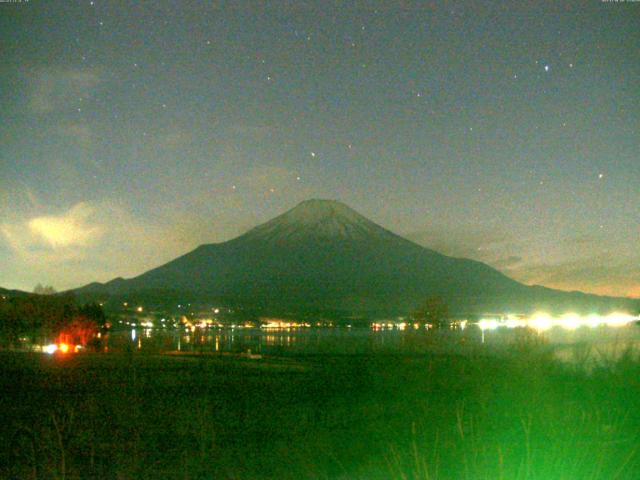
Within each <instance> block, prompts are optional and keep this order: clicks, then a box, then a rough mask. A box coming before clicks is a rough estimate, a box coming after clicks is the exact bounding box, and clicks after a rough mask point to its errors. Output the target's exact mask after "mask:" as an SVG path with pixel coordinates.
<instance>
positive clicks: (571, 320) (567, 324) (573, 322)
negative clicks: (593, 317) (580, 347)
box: [560, 313, 585, 330]
mask: <svg viewBox="0 0 640 480" xmlns="http://www.w3.org/2000/svg"><path fill="white" fill-rule="evenodd" d="M582 325H585V322H584V319H582V318H580V316H578V315H576V314H575V313H567V314H565V315H563V316H562V317H560V326H561V327H562V328H566V329H567V330H575V329H576V328H578V327H580V326H582Z"/></svg>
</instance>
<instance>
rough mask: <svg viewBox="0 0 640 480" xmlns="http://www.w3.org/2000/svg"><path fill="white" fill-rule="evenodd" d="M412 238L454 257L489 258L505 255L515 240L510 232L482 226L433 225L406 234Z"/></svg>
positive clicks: (484, 259)
mask: <svg viewBox="0 0 640 480" xmlns="http://www.w3.org/2000/svg"><path fill="white" fill-rule="evenodd" d="M405 237H406V238H408V239H409V240H411V241H413V242H416V243H418V244H419V245H422V246H425V247H427V248H430V249H432V250H435V251H437V252H439V253H443V254H445V255H449V256H452V257H463V258H471V259H474V260H481V261H489V260H496V259H497V258H499V257H502V256H503V250H504V249H505V248H506V247H508V246H509V245H508V244H509V242H510V241H511V240H512V238H511V236H510V235H509V234H507V233H504V232H501V231H499V230H495V229H488V228H486V227H482V226H473V225H470V226H468V227H460V228H457V229H454V228H450V227H445V226H431V227H430V228H428V229H427V230H423V231H418V232H412V233H409V234H407V235H405Z"/></svg>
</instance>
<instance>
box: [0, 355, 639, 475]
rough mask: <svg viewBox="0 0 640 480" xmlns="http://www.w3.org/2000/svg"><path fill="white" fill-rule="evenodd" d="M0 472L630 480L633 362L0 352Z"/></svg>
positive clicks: (634, 446) (633, 468)
mask: <svg viewBox="0 0 640 480" xmlns="http://www.w3.org/2000/svg"><path fill="white" fill-rule="evenodd" d="M0 369H1V374H0V379H1V383H2V384H1V395H0V412H1V413H0V415H1V418H0V429H1V430H0V440H1V441H0V477H1V478H16V479H36V478H42V479H76V478H100V479H109V478H114V479H115V478H118V479H129V478H132V479H133V478H135V479H146V478H149V479H152V478H153V479H156V478H171V479H213V478H216V479H218V478H219V479H306V478H319V479H407V480H410V479H452V480H463V479H469V480H475V479H491V480H496V479H505V480H512V479H541V480H555V479H567V480H575V479H606V480H614V479H637V478H639V477H640V452H639V447H640V384H639V379H640V361H637V359H634V358H632V357H631V356H630V355H627V356H625V357H623V358H622V359H620V360H616V361H615V362H613V361H611V362H606V363H603V364H602V365H600V366H598V367H596V368H593V369H590V371H589V372H586V371H582V370H580V369H577V368H576V367H572V366H569V365H563V364H560V363H558V362H557V361H555V360H552V359H551V358H550V356H549V354H548V351H546V350H545V349H543V348H539V347H535V348H529V347H528V346H526V345H525V346H520V348H514V350H513V351H512V352H510V353H505V354H501V355H499V356H496V355H485V354H483V353H482V352H479V353H478V354H477V355H472V356H464V357H462V356H451V355H449V356H424V355H423V356H388V355H377V356H345V357H335V356H334V357H328V356H317V357H298V358H288V359H284V358H283V359H262V360H249V359H240V358H237V357H214V356H171V355H165V356H151V355H142V354H136V353H123V354H82V355H76V356H67V357H65V356H43V355H37V354H24V353H23V354H20V353H4V354H0Z"/></svg>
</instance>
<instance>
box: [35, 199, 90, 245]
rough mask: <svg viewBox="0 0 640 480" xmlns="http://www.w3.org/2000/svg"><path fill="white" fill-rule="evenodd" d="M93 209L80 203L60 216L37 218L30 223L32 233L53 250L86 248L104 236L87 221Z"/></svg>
mask: <svg viewBox="0 0 640 480" xmlns="http://www.w3.org/2000/svg"><path fill="white" fill-rule="evenodd" d="M92 213H93V209H92V208H91V207H90V206H89V205H87V204H86V203H78V204H77V205H75V206H74V207H73V208H71V210H69V211H68V212H67V213H65V214H63V215H59V216H45V217H36V218H33V219H32V220H30V221H29V222H28V227H29V230H30V232H31V233H32V234H33V236H35V237H39V239H41V240H43V241H44V242H46V243H47V244H48V245H49V246H51V247H53V248H57V247H69V246H74V245H75V246H86V245H88V244H89V243H90V241H91V240H94V239H96V238H99V237H100V236H101V234H102V229H101V228H100V227H95V226H90V225H89V224H88V223H87V219H88V218H89V217H90V216H91V214H92Z"/></svg>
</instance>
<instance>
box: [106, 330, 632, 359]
mask: <svg viewBox="0 0 640 480" xmlns="http://www.w3.org/2000/svg"><path fill="white" fill-rule="evenodd" d="M105 343H106V346H107V349H108V350H109V351H123V350H140V351H144V352H149V353H162V352H172V351H173V352H175V351H177V352H193V353H204V354H216V353H217V354H225V353H236V354H239V353H244V354H247V355H249V354H250V355H252V356H259V355H278V356H283V355H284V356H286V355H327V354H331V355H359V354H374V353H382V354H423V353H455V354H473V353H492V352H504V351H507V350H509V349H514V348H515V349H517V348H528V347H529V346H534V345H535V346H540V347H542V348H548V349H549V350H552V351H553V352H554V355H556V356H557V357H558V358H560V359H563V360H567V361H581V362H583V361H585V359H586V358H587V357H589V358H590V359H591V360H597V359H605V360H607V359H614V358H617V357H619V356H620V355H621V354H622V353H623V352H625V351H627V350H628V349H634V350H638V347H640V326H638V325H637V324H636V323H635V322H632V323H628V324H625V325H617V326H610V325H598V326H591V327H589V326H579V327H577V328H562V327H561V326H552V327H549V328H545V329H543V330H539V329H538V330H536V329H535V328H531V327H523V326H516V327H511V328H508V327H506V326H504V325H500V326H494V327H492V328H486V325H483V324H482V323H480V324H477V323H475V324H471V323H469V324H465V325H457V326H455V327H454V328H440V329H425V328H417V329H414V328H404V329H400V328H397V327H391V328H382V329H380V328H365V327H359V328H356V327H353V328H350V327H303V328H286V329H261V328H230V327H226V328H225V327H213V328H193V329H152V328H133V329H131V330H126V331H116V332H111V333H110V334H109V335H108V336H107V338H106V342H105Z"/></svg>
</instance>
